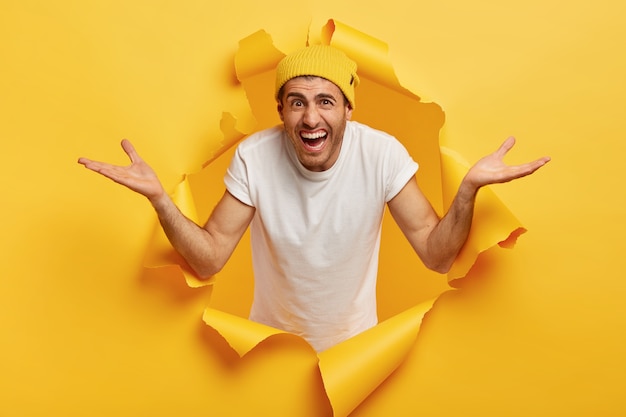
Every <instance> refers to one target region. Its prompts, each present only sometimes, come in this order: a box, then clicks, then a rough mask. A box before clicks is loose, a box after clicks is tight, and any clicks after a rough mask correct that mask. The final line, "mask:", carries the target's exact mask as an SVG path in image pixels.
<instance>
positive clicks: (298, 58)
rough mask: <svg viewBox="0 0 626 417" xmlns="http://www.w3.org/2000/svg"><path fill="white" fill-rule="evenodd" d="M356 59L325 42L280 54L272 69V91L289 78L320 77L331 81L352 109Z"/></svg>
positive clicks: (355, 83) (279, 87)
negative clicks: (274, 76)
mask: <svg viewBox="0 0 626 417" xmlns="http://www.w3.org/2000/svg"><path fill="white" fill-rule="evenodd" d="M356 67H357V66H356V62H354V61H353V60H351V59H350V58H348V56H347V55H346V54H344V53H343V52H342V51H340V50H339V49H337V48H334V47H332V46H329V45H313V46H307V47H306V48H302V49H299V50H297V51H295V52H293V53H291V54H289V55H287V56H286V57H284V58H283V59H282V60H281V61H280V62H279V63H278V67H277V68H276V92H275V96H276V99H278V93H279V91H280V89H281V88H282V86H283V85H285V83H286V82H287V81H289V80H291V79H292V78H296V77H300V76H303V75H312V76H316V77H322V78H325V79H327V80H328V81H331V82H332V83H334V84H335V85H336V86H337V87H339V89H340V90H341V91H342V92H343V94H344V95H345V96H346V98H347V99H348V102H349V103H350V105H351V106H352V108H354V87H356V86H357V85H358V84H359V76H358V75H357V73H356Z"/></svg>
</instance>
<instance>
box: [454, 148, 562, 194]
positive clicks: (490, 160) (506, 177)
mask: <svg viewBox="0 0 626 417" xmlns="http://www.w3.org/2000/svg"><path fill="white" fill-rule="evenodd" d="M513 145H515V138H513V137H510V138H508V139H507V140H505V141H504V143H502V145H500V148H498V150H497V151H495V152H494V153H492V154H489V155H487V156H485V157H483V158H481V159H480V160H479V161H478V162H476V163H475V164H474V165H473V166H472V167H471V168H470V170H469V171H468V172H467V174H466V175H465V181H467V182H468V183H470V184H471V185H473V186H474V187H475V188H476V189H478V188H480V187H482V186H484V185H489V184H497V183H504V182H508V181H511V180H514V179H516V178H521V177H525V176H526V175H530V174H532V173H533V172H535V171H536V170H538V169H539V168H541V167H542V166H544V165H545V164H546V163H548V161H550V158H549V157H543V158H539V159H536V160H534V161H532V162H528V163H525V164H521V165H507V164H505V163H504V156H505V155H506V154H507V152H508V151H509V150H511V148H512V147H513Z"/></svg>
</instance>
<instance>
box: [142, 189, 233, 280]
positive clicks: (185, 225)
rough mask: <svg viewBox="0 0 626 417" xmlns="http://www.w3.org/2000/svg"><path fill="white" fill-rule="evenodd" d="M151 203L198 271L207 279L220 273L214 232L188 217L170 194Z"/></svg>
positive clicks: (174, 242)
mask: <svg viewBox="0 0 626 417" xmlns="http://www.w3.org/2000/svg"><path fill="white" fill-rule="evenodd" d="M150 202H151V203H152V206H153V207H154V209H155V211H156V213H157V216H158V218H159V222H160V224H161V227H162V228H163V231H164V232H165V235H166V236H167V238H168V240H169V241H170V243H171V244H172V246H173V247H174V249H176V251H177V252H178V253H179V254H180V255H181V256H182V257H183V258H185V260H186V261H187V263H188V264H189V266H190V267H191V268H192V269H193V270H194V271H195V272H196V274H198V275H199V276H200V277H201V278H207V277H210V276H211V275H214V274H216V273H217V272H219V270H220V269H221V268H222V266H223V263H221V262H220V261H219V259H218V254H217V252H216V249H215V245H214V242H213V239H212V237H211V235H210V234H209V233H208V232H207V231H206V230H205V229H203V228H202V227H200V226H199V225H197V224H196V223H194V222H193V221H192V220H190V219H189V218H187V217H186V216H185V215H184V214H183V213H182V212H181V211H180V210H179V208H178V207H177V206H176V205H175V204H174V202H173V201H172V199H171V198H170V197H169V196H167V195H163V196H161V197H159V198H156V199H151V200H150Z"/></svg>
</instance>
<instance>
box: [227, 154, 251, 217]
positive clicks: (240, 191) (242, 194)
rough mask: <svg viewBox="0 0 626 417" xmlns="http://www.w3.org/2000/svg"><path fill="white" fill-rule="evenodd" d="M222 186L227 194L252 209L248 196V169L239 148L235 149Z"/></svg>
mask: <svg viewBox="0 0 626 417" xmlns="http://www.w3.org/2000/svg"><path fill="white" fill-rule="evenodd" d="M224 185H225V186H226V189H227V190H228V192H229V193H231V194H232V195H233V197H235V198H236V199H237V200H239V201H241V202H242V203H244V204H246V205H248V206H251V207H254V204H253V202H252V198H251V195H250V183H249V181H248V169H247V165H246V162H245V160H244V158H243V157H242V154H241V148H240V147H237V149H236V150H235V155H233V158H232V159H231V161H230V165H229V166H228V169H227V170H226V174H225V175H224Z"/></svg>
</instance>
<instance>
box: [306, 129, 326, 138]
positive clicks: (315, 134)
mask: <svg viewBox="0 0 626 417" xmlns="http://www.w3.org/2000/svg"><path fill="white" fill-rule="evenodd" d="M324 136H326V132H324V131H318V132H312V133H304V132H303V133H302V137H303V138H304V139H319V138H323V137H324Z"/></svg>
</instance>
